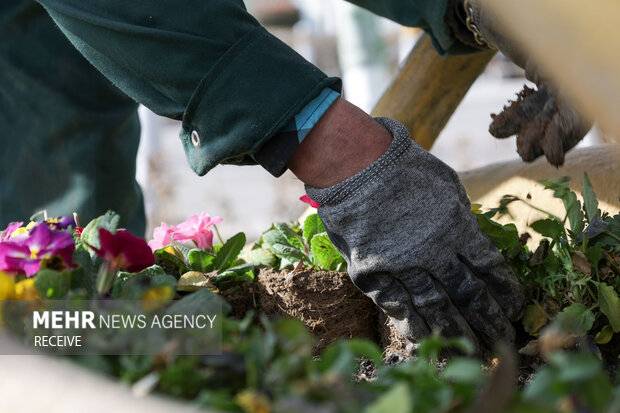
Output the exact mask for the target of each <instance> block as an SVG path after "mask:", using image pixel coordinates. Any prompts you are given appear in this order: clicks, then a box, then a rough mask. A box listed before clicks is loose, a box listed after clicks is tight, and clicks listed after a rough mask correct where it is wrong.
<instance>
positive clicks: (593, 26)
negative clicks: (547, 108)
mask: <svg viewBox="0 0 620 413" xmlns="http://www.w3.org/2000/svg"><path fill="white" fill-rule="evenodd" d="M484 3H485V6H486V7H487V8H488V10H489V11H490V12H491V13H493V14H494V15H495V17H496V18H497V19H498V20H500V22H501V24H502V27H505V30H506V34H507V35H509V36H511V37H512V38H513V39H514V40H515V41H516V42H517V43H518V44H520V45H521V47H523V49H524V50H526V51H527V52H528V53H531V55H532V57H533V58H534V59H535V61H536V62H537V64H538V65H539V66H540V67H541V68H543V69H544V70H545V72H546V73H548V74H549V75H550V77H551V78H552V79H553V80H554V81H555V82H556V84H557V85H558V87H559V89H560V90H561V92H562V93H564V94H565V95H566V96H567V97H568V98H569V99H570V100H571V102H573V103H574V104H575V105H576V107H577V108H579V109H580V110H581V111H582V113H584V114H585V115H587V116H589V117H590V118H592V119H595V120H597V121H598V122H599V124H600V126H601V127H602V129H603V130H605V131H606V132H608V133H610V134H612V135H615V138H616V139H617V138H618V137H620V24H618V19H619V18H620V2H619V1H618V0H597V1H581V0H545V1H540V0H519V1H515V0H484Z"/></svg>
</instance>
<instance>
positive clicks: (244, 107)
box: [40, 0, 339, 175]
mask: <svg viewBox="0 0 620 413" xmlns="http://www.w3.org/2000/svg"><path fill="white" fill-rule="evenodd" d="M40 3H41V4H42V5H43V6H44V7H45V8H46V9H47V11H48V12H49V14H50V15H51V17H52V18H53V19H54V20H55V21H56V23H57V24H58V26H59V27H60V28H61V30H62V31H63V32H64V33H65V35H66V36H67V37H68V38H69V40H70V41H71V42H72V43H73V44H74V46H76V47H77V48H78V49H79V50H80V51H81V52H82V54H84V56H86V58H87V59H88V60H89V61H90V62H91V63H92V64H93V65H94V66H95V67H97V69H99V70H100V71H101V72H102V73H103V74H104V75H106V76H107V77H108V78H109V79H111V80H112V82H113V83H114V84H116V85H117V86H118V87H119V88H121V89H122V90H123V91H124V92H125V93H127V94H128V95H129V96H131V97H132V98H133V99H135V100H137V101H138V102H140V103H143V104H144V105H146V106H147V107H149V108H150V109H151V110H153V111H154V112H155V113H158V114H160V115H164V116H168V117H171V118H174V119H182V121H183V130H182V132H181V140H182V142H183V145H184V147H185V151H186V154H187V157H188V160H189V163H190V166H191V167H192V169H193V170H194V171H195V172H196V173H197V174H199V175H203V174H205V173H206V172H207V171H208V170H209V169H211V168H213V167H214V166H215V165H217V164H218V163H220V162H222V161H225V160H231V158H236V157H239V156H241V155H244V154H247V153H251V152H254V151H256V150H257V149H258V148H259V147H260V146H261V145H262V144H263V143H264V142H265V141H266V140H268V139H269V138H270V137H271V136H272V135H273V133H274V132H275V131H277V130H278V129H279V128H281V127H282V126H283V125H284V124H285V123H286V122H287V121H288V120H289V119H290V118H291V117H293V116H294V115H295V114H296V113H297V112H298V111H299V110H301V108H303V106H304V105H305V104H306V103H307V102H309V101H310V100H312V99H313V98H314V97H315V96H317V95H318V94H319V93H320V91H321V90H322V89H323V88H325V87H326V86H331V87H334V88H336V89H339V80H338V79H333V78H327V76H326V75H325V74H324V73H322V72H321V71H320V70H319V69H317V68H316V67H315V66H313V65H311V64H310V63H308V62H307V61H305V60H304V59H303V58H302V57H301V56H299V55H298V54H297V53H295V52H294V51H293V50H292V49H290V48H289V47H288V46H286V45H285V44H284V43H282V42H281V41H280V40H278V39H277V38H275V37H274V36H272V35H271V34H269V33H268V32H267V31H266V30H265V29H264V28H262V27H261V26H260V24H259V23H258V22H257V21H256V20H255V19H254V18H252V17H251V16H250V15H249V14H248V13H247V12H246V10H245V7H244V5H243V2H242V1H239V0H209V1H204V0H184V1H182V2H179V1H177V0H156V1H126V0H41V1H40Z"/></svg>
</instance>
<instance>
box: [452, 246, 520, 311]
mask: <svg viewBox="0 0 620 413" xmlns="http://www.w3.org/2000/svg"><path fill="white" fill-rule="evenodd" d="M459 259H460V260H461V262H462V263H463V264H464V265H465V266H467V268H468V269H469V270H470V271H471V272H472V273H473V274H475V276H476V277H477V278H478V279H480V280H482V281H483V282H484V284H485V285H486V287H487V288H488V290H489V293H490V294H491V296H493V298H494V299H495V301H496V302H497V303H498V304H499V306H500V308H501V309H502V312H503V313H504V315H505V316H506V317H507V318H508V319H509V320H512V321H517V320H519V319H520V318H521V315H522V312H523V304H524V302H525V296H524V293H523V286H522V285H521V283H520V282H519V280H518V279H517V277H516V275H515V274H514V273H513V272H512V269H511V268H510V266H508V264H506V261H505V260H504V257H502V255H501V254H500V253H499V251H498V250H497V248H495V246H494V245H493V243H492V242H491V240H490V239H488V238H487V237H486V236H484V235H482V234H481V235H480V237H476V238H475V239H472V240H471V241H470V244H469V245H468V250H467V252H466V253H465V254H460V255H459Z"/></svg>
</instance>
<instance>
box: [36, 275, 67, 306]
mask: <svg viewBox="0 0 620 413" xmlns="http://www.w3.org/2000/svg"><path fill="white" fill-rule="evenodd" d="M70 280H71V273H70V272H68V271H67V272H63V273H60V272H58V271H54V270H48V269H43V270H40V271H39V272H38V273H37V275H36V277H35V278H34V288H35V289H36V290H37V294H39V296H40V297H42V298H47V299H50V300H60V299H62V298H64V297H65V295H67V293H68V292H69V286H70Z"/></svg>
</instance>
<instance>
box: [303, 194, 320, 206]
mask: <svg viewBox="0 0 620 413" xmlns="http://www.w3.org/2000/svg"><path fill="white" fill-rule="evenodd" d="M299 200H300V201H301V202H303V203H304V204H308V205H310V206H311V207H312V208H318V207H320V206H321V204H319V203H318V202H315V201H313V200H312V199H310V197H309V196H308V195H303V196H300V197H299Z"/></svg>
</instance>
